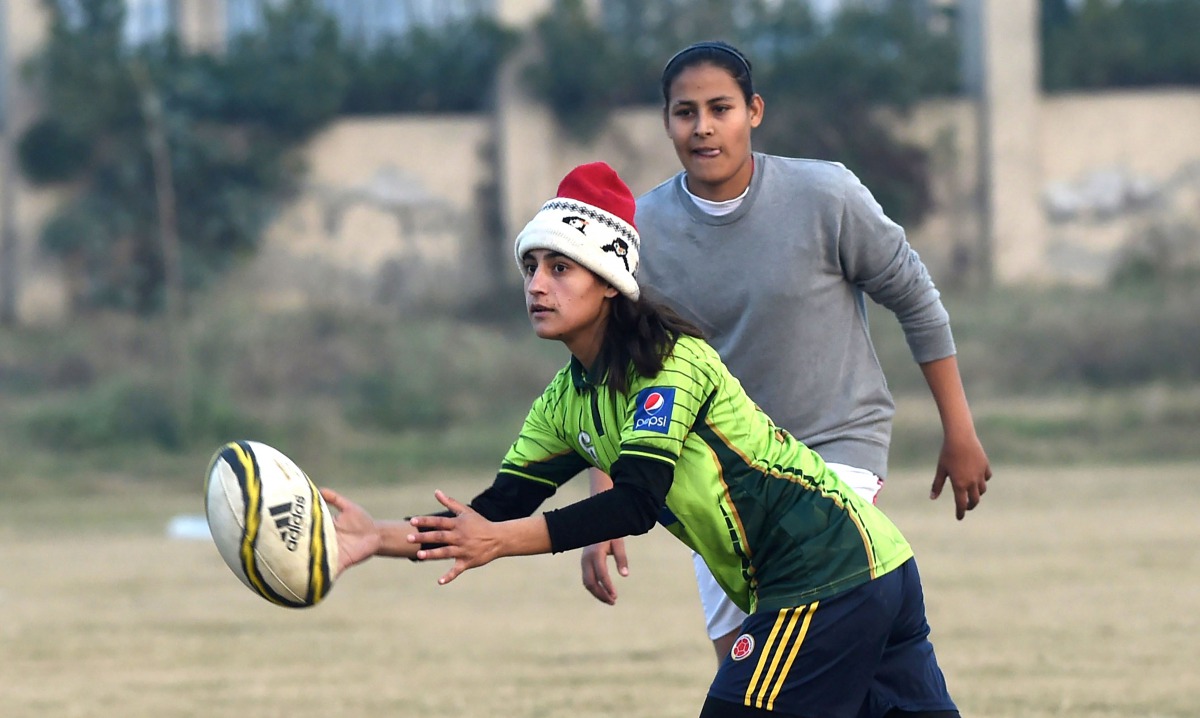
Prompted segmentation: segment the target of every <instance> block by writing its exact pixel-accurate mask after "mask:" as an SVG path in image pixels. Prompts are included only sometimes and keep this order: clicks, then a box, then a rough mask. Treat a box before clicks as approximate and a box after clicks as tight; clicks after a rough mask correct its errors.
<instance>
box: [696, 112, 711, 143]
mask: <svg viewBox="0 0 1200 718" xmlns="http://www.w3.org/2000/svg"><path fill="white" fill-rule="evenodd" d="M695 133H696V135H697V136H698V137H707V136H708V135H711V134H712V133H713V126H712V117H710V116H709V114H708V113H707V112H697V113H696V127H695Z"/></svg>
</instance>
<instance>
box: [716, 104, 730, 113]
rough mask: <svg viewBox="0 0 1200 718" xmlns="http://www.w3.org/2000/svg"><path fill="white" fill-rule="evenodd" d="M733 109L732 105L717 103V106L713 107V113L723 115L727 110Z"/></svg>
mask: <svg viewBox="0 0 1200 718" xmlns="http://www.w3.org/2000/svg"><path fill="white" fill-rule="evenodd" d="M732 109H733V108H732V107H730V106H729V105H717V106H716V107H714V108H713V113H714V114H717V115H721V114H724V113H726V112H729V111H730V110H732Z"/></svg>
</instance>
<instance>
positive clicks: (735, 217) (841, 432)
mask: <svg viewBox="0 0 1200 718" xmlns="http://www.w3.org/2000/svg"><path fill="white" fill-rule="evenodd" d="M681 179H682V173H680V174H678V175H676V176H674V177H672V178H671V179H669V180H667V181H666V182H663V183H662V184H660V185H659V186H657V187H655V188H654V189H652V190H650V191H649V192H647V193H646V194H644V195H642V196H641V197H640V198H638V201H637V217H636V220H635V221H636V223H637V226H638V230H639V233H640V234H641V266H640V268H639V270H638V282H639V284H641V286H642V288H643V289H644V290H645V291H646V293H647V295H648V296H650V297H652V298H655V299H658V300H659V301H662V302H665V303H666V304H668V305H670V306H671V307H673V308H674V309H675V310H676V311H678V312H680V313H681V314H682V315H683V316H684V317H686V318H688V319H690V320H692V321H694V322H695V323H696V324H697V325H699V326H700V327H701V328H702V329H704V330H705V332H706V333H707V334H708V338H709V341H710V342H711V343H712V345H713V346H714V347H715V348H716V350H717V351H718V352H719V353H720V355H721V357H722V358H723V359H724V360H725V363H726V364H727V365H728V366H729V368H730V370H731V371H732V372H733V374H734V376H736V377H738V379H739V380H740V381H741V382H742V385H743V386H744V387H745V389H746V391H747V393H748V394H749V395H750V397H751V398H753V399H754V400H755V401H756V402H757V403H758V405H759V406H760V407H762V409H763V410H764V411H766V413H767V414H768V415H769V416H770V417H771V418H772V419H774V420H775V423H776V424H777V425H779V426H782V427H783V428H785V429H787V430H788V431H789V432H791V433H792V434H793V435H794V436H796V437H797V438H799V439H800V440H801V441H803V442H804V443H805V444H807V445H808V446H809V447H811V448H813V449H815V450H816V451H817V452H818V453H819V454H821V456H822V457H823V458H824V459H825V460H826V461H831V462H837V463H844V464H849V465H851V466H857V467H860V468H864V469H868V470H870V471H873V472H875V473H876V474H877V475H879V476H881V477H883V476H886V474H887V453H888V444H889V442H890V441H891V426H892V417H893V415H894V414H895V404H894V403H893V401H892V396H891V393H890V392H889V391H888V387H887V381H886V380H885V378H884V375H883V370H882V368H881V367H880V365H879V360H878V358H877V357H876V355H875V348H874V346H873V345H872V343H871V337H870V334H869V332H868V326H867V316H866V312H867V308H866V302H865V300H864V296H869V297H871V299H872V300H874V301H875V302H876V303H878V304H880V305H882V306H884V307H886V308H888V309H889V310H891V311H892V312H893V313H894V314H895V315H896V318H897V319H898V320H899V322H900V325H901V327H903V330H904V335H905V337H906V339H907V341H908V346H909V349H910V350H911V351H912V355H913V358H914V359H915V360H916V361H917V362H918V363H924V362H928V361H933V360H935V359H941V358H944V357H947V356H951V355H952V354H954V351H955V350H954V339H953V337H952V335H951V332H950V322H949V317H948V315H947V313H946V310H945V308H944V307H943V306H942V302H941V299H940V297H939V294H938V291H937V289H936V288H935V287H934V285H933V282H932V281H931V280H930V277H929V273H928V271H926V269H925V265H924V264H923V263H922V262H921V259H920V257H918V256H917V253H916V252H915V251H914V250H913V249H912V247H910V246H909V244H908V241H907V240H906V239H905V236H904V230H903V229H902V228H901V227H900V226H899V225H897V224H896V223H895V222H892V221H891V220H890V219H888V218H887V217H886V216H885V215H884V214H883V210H882V209H881V208H880V206H879V203H878V202H876V201H875V199H874V197H872V196H871V194H870V192H869V191H868V190H867V189H866V187H864V186H863V184H862V183H861V182H860V181H859V180H858V178H857V177H856V176H855V175H854V174H853V173H852V172H850V171H849V170H847V169H846V168H845V167H843V166H842V165H840V164H837V163H833V162H822V161H816V160H804V159H788V158H783V157H775V156H771V155H764V154H760V153H755V154H754V176H753V178H752V179H751V181H750V188H749V192H748V193H747V195H746V197H745V198H744V199H743V200H742V203H741V205H740V206H739V207H738V208H737V209H736V210H735V211H734V212H732V213H730V214H728V215H725V216H723V217H714V216H711V215H709V214H707V213H705V212H704V211H703V210H701V209H700V208H699V207H697V206H696V204H695V203H694V202H693V201H692V200H691V199H690V198H689V197H688V196H687V194H686V193H685V192H684V190H683V187H682V184H681Z"/></svg>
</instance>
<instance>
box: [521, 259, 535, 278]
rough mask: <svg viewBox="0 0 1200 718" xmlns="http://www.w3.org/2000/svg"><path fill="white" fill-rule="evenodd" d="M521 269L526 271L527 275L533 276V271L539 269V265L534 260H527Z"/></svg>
mask: <svg viewBox="0 0 1200 718" xmlns="http://www.w3.org/2000/svg"><path fill="white" fill-rule="evenodd" d="M521 271H522V272H524V273H525V276H527V277H529V276H533V273H534V272H535V271H537V265H536V264H534V263H533V262H526V263H525V264H523V265H522V266H521Z"/></svg>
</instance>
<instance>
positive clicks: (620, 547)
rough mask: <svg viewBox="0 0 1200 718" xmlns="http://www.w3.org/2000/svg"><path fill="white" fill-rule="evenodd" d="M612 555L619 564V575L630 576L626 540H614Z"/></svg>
mask: <svg viewBox="0 0 1200 718" xmlns="http://www.w3.org/2000/svg"><path fill="white" fill-rule="evenodd" d="M612 555H613V558H614V559H616V562H617V573H619V574H621V575H622V576H628V575H629V559H628V558H627V557H626V556H625V539H613V540H612ZM613 597H614V598H615V597H616V592H615V591H614V592H613Z"/></svg>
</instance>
